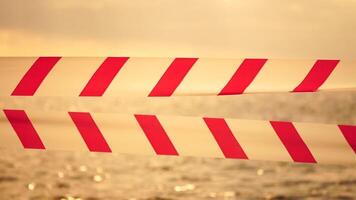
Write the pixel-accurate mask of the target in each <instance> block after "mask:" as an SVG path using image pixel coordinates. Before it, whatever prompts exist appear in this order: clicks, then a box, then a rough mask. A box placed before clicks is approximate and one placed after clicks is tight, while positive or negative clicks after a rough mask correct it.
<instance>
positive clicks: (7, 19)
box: [0, 0, 356, 59]
mask: <svg viewBox="0 0 356 200" xmlns="http://www.w3.org/2000/svg"><path fill="white" fill-rule="evenodd" d="M44 55H51V56H54V55H55V56H144V57H219V58H240V57H268V58H333V59H334V58H340V59H354V58H355V55H356V1H355V0H314V1H308V0H300V1H285V0H270V1H264V0H249V1H242V0H189V1H188V0H169V1H167V0H150V1H147V0H102V1H96V0H76V1H72V0H61V1H55V0H48V1H42V0H31V1H28V0H12V1H5V0H0V56H44Z"/></svg>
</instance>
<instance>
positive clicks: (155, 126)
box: [135, 115, 178, 155]
mask: <svg viewBox="0 0 356 200" xmlns="http://www.w3.org/2000/svg"><path fill="white" fill-rule="evenodd" d="M135 117H136V120H137V122H138V123H139V125H140V126H141V128H142V130H143V132H144V133H145V135H146V137H147V139H148V140H149V142H150V143H151V145H152V147H153V149H154V150H155V152H156V154H158V155H178V152H177V150H176V149H175V147H174V146H173V144H172V142H171V140H170V139H169V137H168V135H167V133H166V131H165V130H164V129H163V127H162V125H161V123H160V122H159V121H158V119H157V117H156V116H155V115H135Z"/></svg>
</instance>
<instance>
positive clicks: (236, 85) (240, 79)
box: [219, 59, 267, 95]
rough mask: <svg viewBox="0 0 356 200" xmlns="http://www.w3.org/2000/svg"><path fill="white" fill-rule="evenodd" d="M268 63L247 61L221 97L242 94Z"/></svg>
mask: <svg viewBox="0 0 356 200" xmlns="http://www.w3.org/2000/svg"><path fill="white" fill-rule="evenodd" d="M266 62H267V59H245V60H244V61H243V62H242V63H241V65H240V67H239V68H238V69H237V70H236V72H235V74H234V75H233V76H232V77H231V79H230V80H229V82H228V83H227V84H226V85H225V87H224V88H223V89H222V90H221V91H220V93H219V95H233V94H242V93H243V92H244V91H245V90H246V88H247V87H248V86H249V85H250V84H251V83H252V81H253V80H254V79H255V77H256V76H257V74H258V72H259V71H260V70H261V69H262V67H263V65H264V64H265V63H266Z"/></svg>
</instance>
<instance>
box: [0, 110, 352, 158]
mask: <svg viewBox="0 0 356 200" xmlns="http://www.w3.org/2000/svg"><path fill="white" fill-rule="evenodd" d="M0 134H1V137H2V140H1V141H0V146H1V147H4V148H7V147H8V148H27V149H49V150H51V149H53V150H75V151H88V150H89V151H92V152H116V153H128V154H145V155H175V156H178V155H181V156H201V157H225V158H231V159H251V160H273V161H293V162H305V163H355V162H356V154H355V153H356V126H354V125H336V124H317V123H295V122H283V121H255V120H242V119H232V118H228V119H225V118H212V117H182V116H156V115H147V114H135V115H129V114H108V113H89V112H38V111H31V112H27V111H25V110H13V109H5V110H3V113H1V115H0Z"/></svg>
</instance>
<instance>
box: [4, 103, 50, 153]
mask: <svg viewBox="0 0 356 200" xmlns="http://www.w3.org/2000/svg"><path fill="white" fill-rule="evenodd" d="M4 113H5V115H6V117H7V119H8V120H9V122H10V124H11V126H12V128H13V129H14V131H15V132H16V134H17V136H18V138H19V139H20V141H21V143H22V146H23V147H24V148H26V149H45V147H44V145H43V143H42V141H41V138H40V137H39V135H38V133H37V132H36V130H35V128H34V127H33V125H32V123H31V121H30V119H29V118H28V116H27V115H26V113H25V111H24V110H4Z"/></svg>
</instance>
